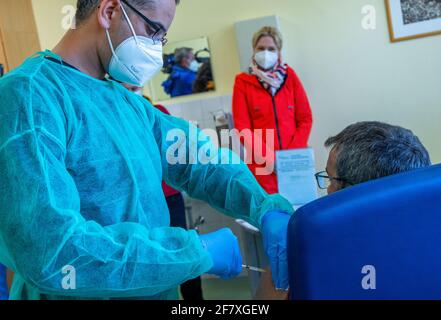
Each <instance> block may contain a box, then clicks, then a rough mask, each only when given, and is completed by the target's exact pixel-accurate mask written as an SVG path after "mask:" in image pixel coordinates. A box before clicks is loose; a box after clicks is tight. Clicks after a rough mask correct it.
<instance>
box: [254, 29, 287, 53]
mask: <svg viewBox="0 0 441 320" xmlns="http://www.w3.org/2000/svg"><path fill="white" fill-rule="evenodd" d="M263 37H271V38H273V40H274V43H275V44H276V46H277V49H278V50H279V51H282V47H283V39H282V35H281V34H280V31H279V30H278V29H277V28H274V27H270V26H266V27H263V28H262V29H260V30H259V31H257V32H256V33H255V34H254V36H253V49H256V47H257V44H258V43H259V41H260V39H262V38H263Z"/></svg>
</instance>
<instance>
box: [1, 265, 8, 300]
mask: <svg viewBox="0 0 441 320" xmlns="http://www.w3.org/2000/svg"><path fill="white" fill-rule="evenodd" d="M7 299H8V285H7V282H6V268H5V267H4V266H3V265H1V264H0V300H7Z"/></svg>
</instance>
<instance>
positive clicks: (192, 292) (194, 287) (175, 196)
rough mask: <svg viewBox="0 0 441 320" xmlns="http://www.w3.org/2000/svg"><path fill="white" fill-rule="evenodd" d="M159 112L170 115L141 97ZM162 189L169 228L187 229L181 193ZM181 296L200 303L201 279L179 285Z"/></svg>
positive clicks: (133, 88)
mask: <svg viewBox="0 0 441 320" xmlns="http://www.w3.org/2000/svg"><path fill="white" fill-rule="evenodd" d="M123 85H124V87H126V88H127V89H128V90H130V91H132V92H133V93H135V94H137V95H139V96H143V94H142V88H140V87H136V86H131V85H129V84H123ZM143 97H144V98H145V99H146V100H147V101H149V102H150V103H151V104H152V105H153V106H154V107H155V108H156V109H158V110H159V111H161V112H163V113H165V114H167V115H170V112H169V111H168V110H167V108H166V107H164V106H163V105H160V104H153V101H152V99H150V98H149V97H147V96H143ZM162 189H163V190H164V195H165V200H166V201H167V206H168V210H169V211H170V226H171V227H175V228H182V229H186V230H187V229H188V226H187V220H186V214H185V202H184V197H183V195H182V193H181V192H179V191H178V190H176V189H173V188H172V187H170V186H169V185H167V183H165V181H163V182H162ZM180 287H181V295H182V298H183V299H184V300H186V301H202V300H204V297H203V293H202V281H201V277H197V278H195V279H192V280H189V281H187V282H185V283H183V284H181V286H180Z"/></svg>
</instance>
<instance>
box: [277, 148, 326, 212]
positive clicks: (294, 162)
mask: <svg viewBox="0 0 441 320" xmlns="http://www.w3.org/2000/svg"><path fill="white" fill-rule="evenodd" d="M276 171H277V181H278V187H279V193H280V194H281V195H282V196H283V197H285V198H286V199H287V200H288V201H289V202H291V204H292V205H293V206H303V205H305V204H307V203H309V202H311V201H314V200H316V199H317V198H318V193H317V183H316V181H315V157H314V150H313V149H311V148H308V149H295V150H284V151H278V152H277V153H276Z"/></svg>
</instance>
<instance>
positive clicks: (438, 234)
mask: <svg viewBox="0 0 441 320" xmlns="http://www.w3.org/2000/svg"><path fill="white" fill-rule="evenodd" d="M288 233H289V235H288V260H289V273H290V288H291V299H292V300H323V299H325V300H374V299H378V300H395V299H396V300H408V299H417V300H420V299H429V300H432V299H441V165H437V166H432V167H430V168H426V169H421V170H417V171H413V172H408V173H404V174H400V175H396V176H392V177H387V178H384V179H380V180H376V181H371V182H368V183H365V184H361V185H358V186H355V187H352V188H349V189H347V190H344V191H341V192H338V193H335V194H333V195H330V196H328V197H325V198H322V199H319V200H317V201H315V202H313V203H311V204H308V205H307V206H305V207H303V208H301V209H300V210H299V211H297V213H296V214H295V215H294V216H293V218H292V219H291V221H290V226H289V231H288Z"/></svg>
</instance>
